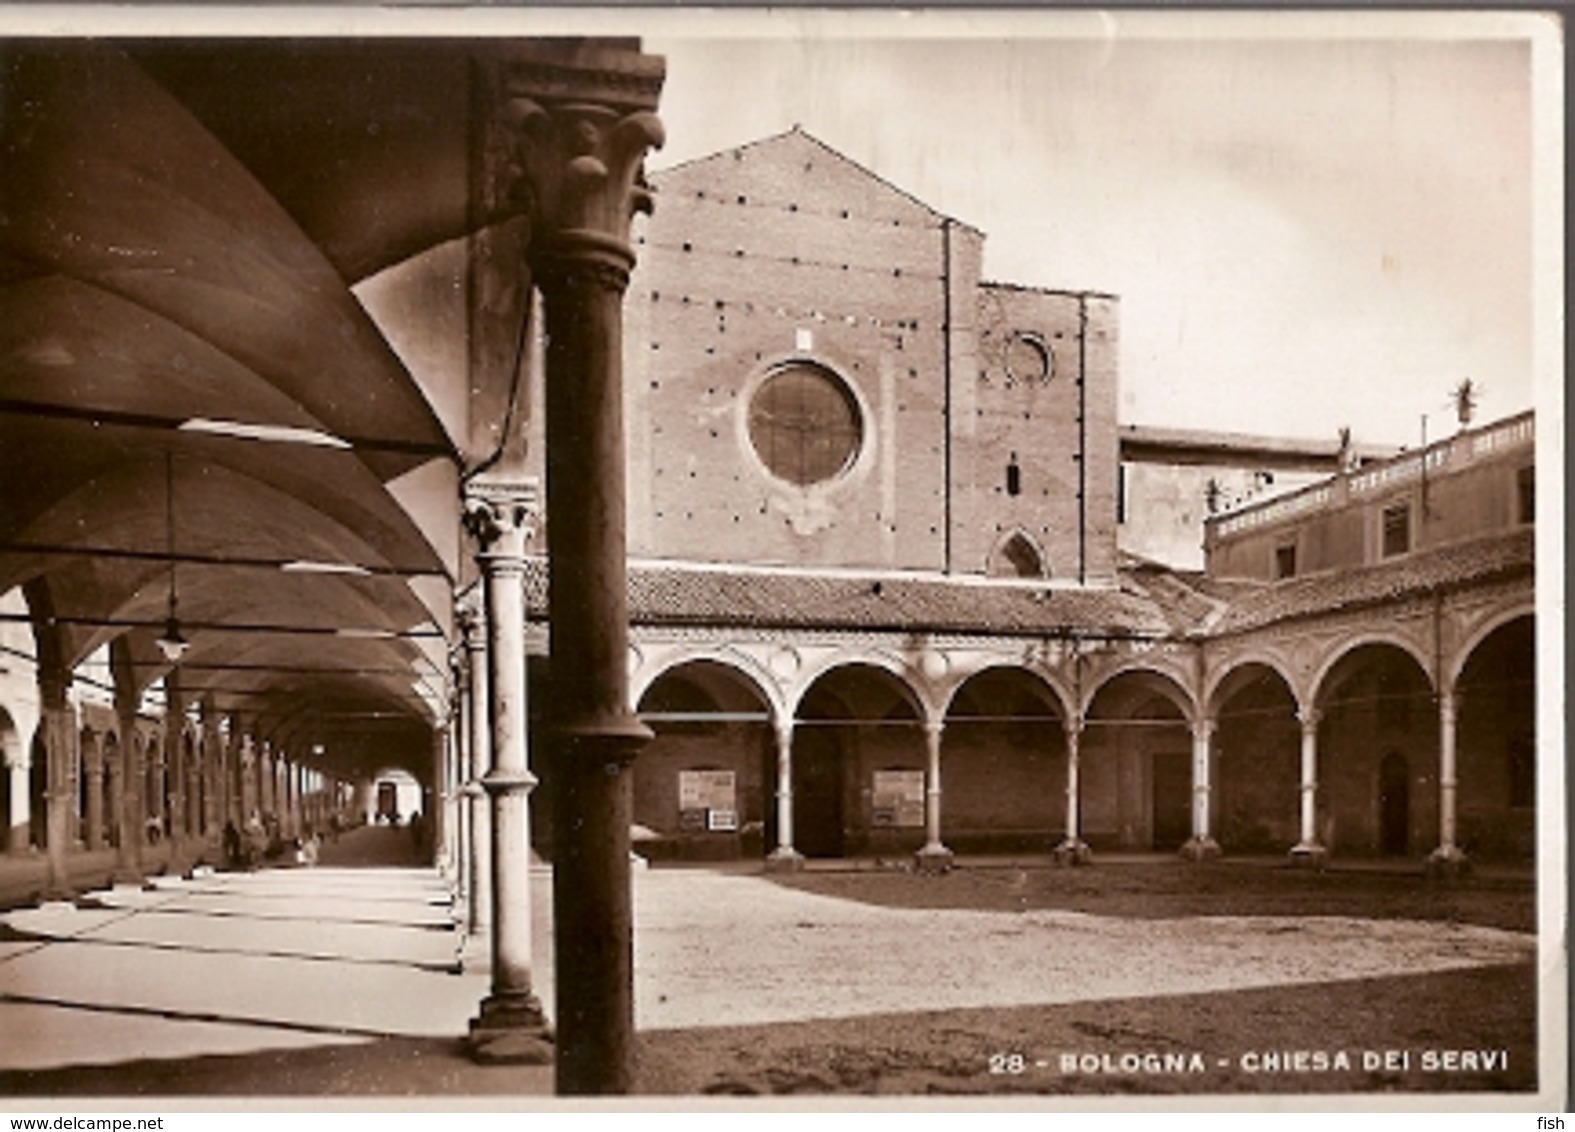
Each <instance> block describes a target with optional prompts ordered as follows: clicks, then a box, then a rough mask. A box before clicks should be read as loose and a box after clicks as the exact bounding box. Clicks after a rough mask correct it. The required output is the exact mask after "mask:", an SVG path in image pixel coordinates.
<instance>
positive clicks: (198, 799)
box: [181, 731, 208, 861]
mask: <svg viewBox="0 0 1575 1132" xmlns="http://www.w3.org/2000/svg"><path fill="white" fill-rule="evenodd" d="M181 752H182V755H183V757H184V758H185V760H186V765H185V771H186V839H187V841H190V842H195V843H196V844H195V845H193V846H192V848H191V854H192V858H193V861H195V859H196V857H197V856H199V855H200V854H201V852H202V850H201V842H202V764H203V762H204V760H206V759H207V757H208V747H207V744H206V743H204V742H203V737H202V734H201V732H200V731H199V732H196V733H194V734H193V735H192V736H191V737H190V740H189V741H186V742H182V743H181Z"/></svg>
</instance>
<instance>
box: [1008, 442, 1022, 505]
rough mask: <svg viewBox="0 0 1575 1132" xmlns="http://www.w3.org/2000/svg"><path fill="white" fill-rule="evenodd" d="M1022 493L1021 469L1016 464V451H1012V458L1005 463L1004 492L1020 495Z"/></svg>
mask: <svg viewBox="0 0 1575 1132" xmlns="http://www.w3.org/2000/svg"><path fill="white" fill-rule="evenodd" d="M1022 493H1023V469H1022V468H1020V467H1018V466H1017V453H1016V452H1013V453H1012V458H1011V460H1010V461H1008V462H1007V465H1006V494H1007V495H1021V494H1022Z"/></svg>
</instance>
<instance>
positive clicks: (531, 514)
mask: <svg viewBox="0 0 1575 1132" xmlns="http://www.w3.org/2000/svg"><path fill="white" fill-rule="evenodd" d="M539 499H540V492H539V491H538V489H537V485H536V481H535V480H534V479H510V480H495V479H489V478H487V477H486V476H477V477H475V478H474V479H472V480H470V481H469V482H468V483H467V484H466V485H465V530H466V531H467V532H469V534H470V536H471V537H472V538H474V539H475V540H476V542H477V543H478V544H479V545H480V547H481V551H480V557H482V558H484V559H490V560H492V561H494V562H499V561H505V560H509V559H515V560H519V559H523V558H524V557H525V550H526V547H528V546H529V545H530V540H531V539H532V538H534V537H535V534H536V523H537V519H538V517H539V515H540V513H541V507H540V502H539ZM467 639H468V634H467Z"/></svg>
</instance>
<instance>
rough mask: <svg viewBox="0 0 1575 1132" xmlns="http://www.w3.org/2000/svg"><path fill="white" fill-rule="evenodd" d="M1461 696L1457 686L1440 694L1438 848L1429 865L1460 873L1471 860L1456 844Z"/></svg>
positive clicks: (1435, 871)
mask: <svg viewBox="0 0 1575 1132" xmlns="http://www.w3.org/2000/svg"><path fill="white" fill-rule="evenodd" d="M1458 708H1459V700H1458V699H1457V698H1456V696H1455V692H1454V689H1453V688H1451V689H1448V690H1446V691H1444V692H1442V693H1441V694H1440V695H1439V697H1438V848H1437V849H1434V850H1433V852H1432V853H1431V854H1430V855H1429V856H1428V859H1427V867H1428V871H1429V872H1434V873H1458V872H1462V871H1464V870H1465V869H1466V868H1467V867H1469V864H1470V862H1469V860H1468V859H1467V857H1466V855H1465V853H1464V852H1463V851H1462V850H1461V848H1460V846H1458V845H1457V844H1455V837H1456V834H1457V827H1456V812H1455V806H1456V799H1457V796H1458V794H1459V786H1460V783H1459V779H1458V777H1457V775H1458V773H1459V772H1458V768H1457V766H1456V746H1455V744H1456V727H1455V724H1456V718H1457V712H1458Z"/></svg>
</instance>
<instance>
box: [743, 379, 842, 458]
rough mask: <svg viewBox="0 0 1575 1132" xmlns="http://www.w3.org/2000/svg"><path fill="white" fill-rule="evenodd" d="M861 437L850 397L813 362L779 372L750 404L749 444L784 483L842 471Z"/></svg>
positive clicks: (756, 394) (839, 381) (764, 385)
mask: <svg viewBox="0 0 1575 1132" xmlns="http://www.w3.org/2000/svg"><path fill="white" fill-rule="evenodd" d="M862 434H863V428H862V425H861V422H860V420H859V407H858V404H857V402H855V401H854V399H853V394H852V393H851V392H850V391H849V389H848V387H847V386H846V385H844V384H843V382H842V379H841V378H839V377H837V375H836V374H834V373H832V372H831V371H830V370H828V369H826V368H825V367H823V366H818V365H815V364H814V363H812V362H789V363H787V364H786V365H784V366H781V367H779V368H778V369H776V370H775V371H773V372H772V373H771V374H770V375H769V376H767V377H766V379H765V380H764V381H762V382H761V383H760V386H759V388H758V389H756V390H755V395H754V398H753V399H752V400H751V401H750V403H749V440H750V443H751V444H753V445H754V446H755V452H756V453H757V454H758V455H759V456H760V460H761V462H762V463H763V464H765V466H766V467H767V468H768V469H770V471H771V473H772V474H773V475H775V476H778V477H780V478H782V479H784V480H787V481H788V482H789V483H796V484H799V485H806V486H807V485H809V484H815V483H822V482H824V481H826V480H829V479H834V478H835V477H836V476H838V475H840V474H841V473H842V472H844V471H846V470H847V468H848V466H849V465H850V464H852V463H853V459H854V457H855V456H857V455H858V451H859V441H860V439H861V437H862Z"/></svg>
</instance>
